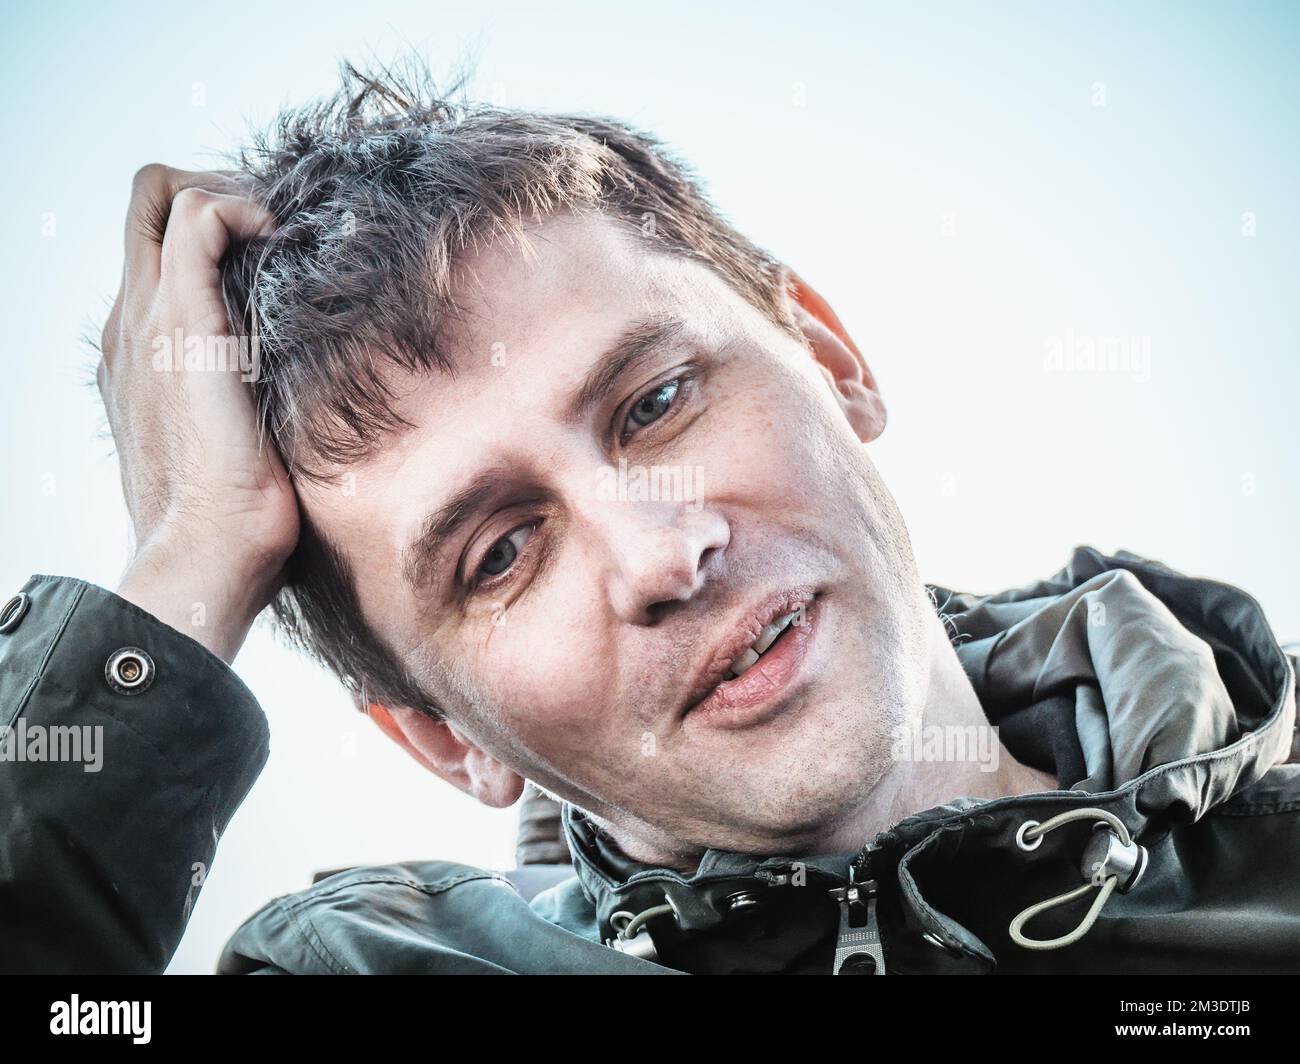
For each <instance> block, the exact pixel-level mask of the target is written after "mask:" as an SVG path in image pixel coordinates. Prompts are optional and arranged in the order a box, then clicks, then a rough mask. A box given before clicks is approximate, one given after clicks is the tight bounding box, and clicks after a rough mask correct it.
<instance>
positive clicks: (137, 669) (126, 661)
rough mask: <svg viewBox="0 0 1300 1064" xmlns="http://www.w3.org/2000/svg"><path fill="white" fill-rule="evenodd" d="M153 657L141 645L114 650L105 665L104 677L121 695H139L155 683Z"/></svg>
mask: <svg viewBox="0 0 1300 1064" xmlns="http://www.w3.org/2000/svg"><path fill="white" fill-rule="evenodd" d="M154 671H155V670H154V664H153V658H151V657H150V656H149V655H148V654H146V653H145V652H144V651H143V650H141V649H140V648H139V647H123V648H122V649H121V650H117V651H114V652H113V654H112V655H110V656H109V659H108V661H107V663H106V664H105V665H104V679H105V681H107V683H108V686H109V687H111V688H112V689H113V690H114V691H116V692H117V693H118V694H120V695H138V694H139V693H140V692H141V691H143V690H145V689H146V688H148V686H149V685H150V684H151V683H153V677H154Z"/></svg>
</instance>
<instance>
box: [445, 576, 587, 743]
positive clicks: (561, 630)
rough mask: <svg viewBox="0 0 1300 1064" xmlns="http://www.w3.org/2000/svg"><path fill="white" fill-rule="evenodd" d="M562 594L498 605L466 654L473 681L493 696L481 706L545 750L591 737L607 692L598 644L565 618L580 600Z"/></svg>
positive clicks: (478, 689) (524, 740) (507, 728)
mask: <svg viewBox="0 0 1300 1064" xmlns="http://www.w3.org/2000/svg"><path fill="white" fill-rule="evenodd" d="M555 597H556V593H555V592H554V591H552V592H551V593H550V594H549V595H547V596H545V597H544V598H545V601H543V600H540V599H539V600H535V601H534V602H530V603H529V604H528V605H527V606H525V605H523V604H514V605H512V606H508V607H498V608H496V609H495V611H492V612H491V617H492V619H491V620H489V621H488V625H489V627H488V628H487V629H486V631H484V632H483V634H482V635H481V637H480V638H478V640H477V641H476V643H475V645H474V646H473V647H471V648H469V649H468V653H467V654H466V657H465V659H464V660H466V661H467V663H468V664H467V669H466V672H467V679H468V681H469V685H470V686H471V687H472V688H473V689H474V690H475V691H476V692H479V693H481V694H482V695H483V696H484V697H485V701H486V702H487V705H486V706H480V709H490V710H491V711H493V715H494V716H495V717H496V718H497V719H498V720H499V721H500V723H501V725H502V727H503V728H504V729H505V731H507V732H511V733H513V734H514V735H516V736H517V737H518V739H519V741H520V742H522V743H523V745H525V746H527V747H529V748H531V749H535V750H538V751H542V750H547V749H556V748H560V747H567V746H571V745H573V744H574V743H575V742H584V741H590V738H591V736H592V733H593V730H594V729H596V728H597V727H598V726H599V724H600V718H601V717H602V716H603V714H600V713H599V707H600V706H602V705H605V699H606V697H607V694H608V692H607V690H606V688H605V686H603V680H604V678H605V676H606V672H607V670H606V669H605V668H604V667H603V666H602V665H601V657H602V656H601V655H600V654H599V653H598V652H597V650H596V648H598V647H599V646H600V644H599V642H598V641H597V640H595V639H593V638H591V637H590V635H589V634H588V633H586V632H584V631H582V630H581V629H580V628H579V627H577V626H575V625H572V624H567V623H565V618H567V617H572V616H574V615H575V613H576V611H577V606H576V604H575V603H572V602H557V601H555ZM583 736H586V739H584V738H583ZM575 737H576V738H575Z"/></svg>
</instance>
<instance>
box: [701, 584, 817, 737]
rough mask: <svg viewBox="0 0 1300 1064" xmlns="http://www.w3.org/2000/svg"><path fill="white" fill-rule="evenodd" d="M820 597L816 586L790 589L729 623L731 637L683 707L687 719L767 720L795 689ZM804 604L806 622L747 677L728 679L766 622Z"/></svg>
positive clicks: (739, 723)
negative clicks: (729, 673)
mask: <svg viewBox="0 0 1300 1064" xmlns="http://www.w3.org/2000/svg"><path fill="white" fill-rule="evenodd" d="M818 599H819V596H818V594H817V592H816V591H815V590H814V589H813V588H795V589H790V590H786V591H783V592H780V593H778V594H775V595H771V596H769V597H768V598H766V599H764V600H763V601H762V602H761V603H760V604H759V605H758V606H756V607H754V608H752V609H750V610H749V611H747V612H746V613H745V614H743V615H742V616H740V617H738V618H737V619H736V621H735V623H734V624H733V625H729V626H728V627H729V629H730V631H731V632H732V635H730V636H729V637H728V638H727V639H726V640H725V641H724V642H722V643H719V644H717V646H716V647H715V649H714V651H713V652H712V653H711V654H710V655H709V656H708V657H707V658H706V659H705V662H704V664H703V666H702V667H701V668H700V670H699V672H698V674H697V677H696V680H695V683H694V684H693V685H692V686H691V694H690V696H689V697H688V699H687V702H686V708H685V709H684V710H683V711H682V717H683V719H687V718H689V719H693V720H696V721H699V722H701V723H708V724H710V725H719V726H723V727H744V726H746V725H749V724H753V723H756V722H758V721H759V720H761V719H763V718H764V716H765V715H766V714H767V712H768V711H769V710H770V709H771V708H772V707H773V706H774V705H775V704H776V703H777V702H778V701H779V700H780V698H781V696H782V694H783V693H784V692H785V691H786V690H787V689H788V688H789V687H790V685H791V683H792V681H793V680H794V679H795V678H796V676H797V675H798V673H799V671H800V666H801V665H802V664H803V662H804V659H805V658H806V657H807V656H808V651H809V649H810V648H811V645H812V640H813V635H814V633H815V630H816V625H817V622H816V614H817V609H816V604H817V601H818ZM801 607H802V608H803V609H804V611H805V612H804V617H803V623H802V624H791V625H790V626H789V628H787V629H786V631H785V633H783V634H782V636H781V638H780V640H779V641H778V642H777V643H775V644H774V645H773V646H772V648H771V649H770V650H768V651H767V653H765V654H764V655H763V656H762V657H761V658H759V659H758V661H757V662H756V663H755V664H754V665H752V666H751V667H750V668H749V669H748V670H747V671H746V672H745V673H744V675H742V676H738V677H736V678H735V679H732V680H727V679H724V677H725V676H726V674H727V671H728V669H729V668H730V666H731V663H732V662H733V661H735V659H736V658H737V657H738V656H739V655H740V654H741V653H743V652H744V650H745V648H746V647H748V646H749V645H750V644H751V643H753V642H754V640H756V639H757V638H758V637H759V634H760V633H761V632H762V631H763V629H764V628H765V627H766V626H767V625H769V624H771V623H772V622H773V621H775V620H776V619H777V618H778V617H784V616H785V615H786V614H787V613H792V612H794V611H795V610H797V609H800V608H801Z"/></svg>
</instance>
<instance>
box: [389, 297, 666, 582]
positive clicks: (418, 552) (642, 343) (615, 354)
mask: <svg viewBox="0 0 1300 1064" xmlns="http://www.w3.org/2000/svg"><path fill="white" fill-rule="evenodd" d="M683 328H684V326H683V323H682V322H681V320H680V319H678V318H674V317H669V316H661V317H656V318H649V319H645V320H641V321H636V322H633V323H632V324H630V325H629V326H628V327H627V328H625V329H624V330H623V331H622V332H621V333H620V334H619V335H618V337H617V338H616V339H615V340H614V342H613V343H612V344H610V345H609V347H607V348H606V349H605V351H604V353H603V354H602V355H601V356H600V358H599V359H597V361H596V365H595V366H594V367H592V369H591V370H590V371H589V372H588V373H587V375H586V377H584V378H583V381H582V384H581V385H580V386H579V387H578V390H577V391H576V392H575V393H574V395H573V399H572V400H571V402H570V403H569V406H568V409H567V410H566V412H565V420H567V421H569V422H571V423H572V422H578V421H583V420H585V419H586V418H587V417H588V416H589V415H590V414H591V411H592V410H593V409H595V408H596V407H597V406H599V405H600V404H601V402H603V401H604V400H605V399H606V398H607V397H608V395H609V394H610V392H612V391H613V390H614V388H615V386H616V385H617V384H618V382H619V381H620V380H621V379H622V378H623V376H624V375H626V374H627V373H629V372H631V371H632V370H634V369H636V368H637V367H638V366H640V365H641V364H643V363H644V362H647V361H649V360H650V359H652V358H654V357H656V356H657V355H659V354H660V353H661V351H662V350H663V348H665V347H666V346H668V345H669V344H671V343H672V342H674V341H675V340H676V339H677V338H678V336H679V335H680V334H681V332H682V330H683ZM509 475H510V472H509V470H507V469H504V468H501V467H496V468H492V469H485V470H483V471H482V472H480V473H477V474H476V475H475V476H474V477H473V478H472V479H471V480H470V481H469V483H467V484H466V485H465V486H464V487H462V488H460V489H459V490H458V491H456V492H455V494H453V495H452V496H451V497H450V498H449V499H447V501H446V502H444V503H442V504H441V505H440V506H439V507H438V508H437V509H435V510H434V511H432V512H431V513H430V514H429V515H428V516H427V517H425V519H424V520H423V521H422V522H420V531H419V532H418V533H417V535H416V536H415V538H414V539H413V540H412V541H411V542H410V543H409V544H408V545H407V547H406V549H405V550H404V551H403V552H402V556H403V557H402V573H403V575H404V576H405V577H406V580H407V582H408V583H409V584H411V585H412V586H414V587H420V586H422V585H424V584H425V583H426V582H427V581H428V580H429V577H430V575H431V574H430V572H429V569H430V567H431V565H432V564H433V561H434V560H435V559H436V558H437V557H438V555H439V554H440V553H441V551H442V548H443V546H444V544H445V543H446V541H447V540H449V539H450V538H451V537H452V536H454V535H455V534H456V533H457V532H458V531H460V529H461V528H462V526H464V525H465V524H466V523H468V521H469V520H470V519H471V518H472V517H473V516H474V514H475V513H476V512H477V511H478V510H479V509H480V508H481V507H482V505H483V504H484V502H485V501H486V500H487V499H489V498H490V497H491V496H492V495H493V494H494V493H495V492H496V491H497V490H498V488H499V486H500V484H501V483H502V481H504V480H506V479H508V477H509Z"/></svg>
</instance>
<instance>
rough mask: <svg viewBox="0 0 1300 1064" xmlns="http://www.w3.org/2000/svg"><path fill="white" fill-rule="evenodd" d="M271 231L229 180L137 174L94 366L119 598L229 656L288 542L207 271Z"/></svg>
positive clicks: (245, 341) (277, 571)
mask: <svg viewBox="0 0 1300 1064" xmlns="http://www.w3.org/2000/svg"><path fill="white" fill-rule="evenodd" d="M274 228H275V220H274V219H273V218H272V217H271V215H270V214H269V213H268V212H267V211H266V210H265V209H264V208H262V207H260V206H259V205H257V204H255V203H254V202H253V201H252V200H250V199H249V198H248V197H247V196H246V195H244V194H243V189H242V187H241V186H240V184H239V180H238V177H237V175H231V174H220V173H193V172H189V171H183V170H173V169H171V168H169V167H165V166H158V165H154V166H146V167H145V168H144V169H142V170H141V171H140V172H139V173H138V174H136V177H135V182H134V185H133V187H132V192H131V205H130V208H129V210H128V212H127V219H126V257H125V264H124V267H123V271H122V287H121V290H120V291H119V292H118V296H117V301H116V302H115V303H114V305H113V310H112V313H111V314H110V315H109V319H108V322H107V324H106V325H105V327H104V336H103V347H102V351H103V359H102V360H101V362H100V364H99V372H98V380H99V390H100V394H101V395H102V396H103V398H104V405H105V407H106V408H107V411H108V420H109V424H110V426H111V427H112V430H113V438H114V440H115V442H116V444H117V453H118V459H119V462H120V464H121V472H122V490H123V493H124V494H125V496H126V506H127V510H128V511H129V513H130V515H131V521H132V524H133V526H134V531H135V550H134V555H133V557H132V559H131V563H130V566H129V567H128V569H127V572H126V574H125V576H124V577H123V579H122V583H121V586H120V587H119V589H118V593H119V594H121V595H122V596H123V597H124V598H126V599H129V600H130V601H132V602H135V603H136V604H137V605H139V606H141V607H143V608H144V609H146V610H148V611H149V612H150V613H152V614H154V615H155V616H157V617H158V618H159V619H160V620H163V621H165V622H166V623H168V624H170V625H171V626H172V627H174V628H177V629H178V630H180V631H183V632H185V633H186V634H187V635H190V636H192V637H193V638H195V639H197V640H198V641H199V642H201V643H203V644H204V645H205V646H207V647H208V648H209V649H210V650H212V651H213V652H214V653H216V654H218V655H219V656H220V657H222V658H224V659H225V660H226V661H231V660H233V658H234V656H235V653H236V651H237V650H238V649H239V646H240V644H241V643H242V642H243V640H244V637H245V636H246V635H247V633H248V629H249V627H251V625H252V622H253V620H254V618H255V617H256V616H257V614H258V613H259V612H260V611H261V609H262V608H263V607H264V606H266V605H267V603H268V602H269V601H270V600H271V598H272V596H273V595H274V594H275V591H276V589H277V587H278V586H279V583H280V581H281V579H282V571H283V568H284V563H285V561H286V560H287V559H288V557H289V555H290V553H291V552H292V551H293V548H294V545H295V543H296V542H297V539H298V504H297V499H296V497H295V495H294V492H293V488H292V486H291V484H290V482H289V478H288V475H287V474H286V471H285V467H284V464H283V462H282V461H281V460H280V457H279V455H278V454H276V452H275V449H274V447H273V446H272V444H271V443H270V441H269V440H266V439H263V438H262V437H261V435H260V433H259V429H258V424H257V416H256V411H255V409H254V405H253V397H252V387H251V384H250V383H249V382H248V380H247V379H245V378H247V377H248V376H249V371H250V370H252V369H253V368H254V366H253V364H251V356H252V353H253V346H252V345H253V341H252V339H251V338H239V337H233V336H231V331H230V325H229V320H228V316H227V313H226V307H225V302H224V300H223V297H222V291H221V278H220V270H219V263H220V261H221V258H222V255H223V254H224V253H225V251H226V249H227V247H228V246H229V244H230V242H231V240H232V239H249V238H253V237H256V236H266V235H269V234H270V233H271V232H272V231H273V230H274ZM187 355H188V358H187ZM241 355H242V356H243V357H242V361H241V357H240V356H241Z"/></svg>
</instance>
